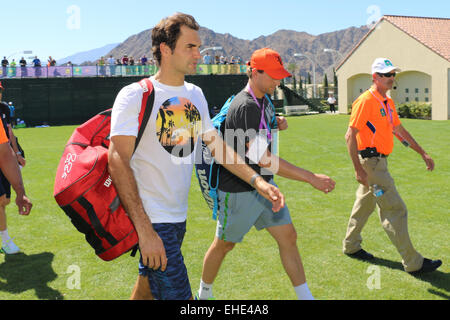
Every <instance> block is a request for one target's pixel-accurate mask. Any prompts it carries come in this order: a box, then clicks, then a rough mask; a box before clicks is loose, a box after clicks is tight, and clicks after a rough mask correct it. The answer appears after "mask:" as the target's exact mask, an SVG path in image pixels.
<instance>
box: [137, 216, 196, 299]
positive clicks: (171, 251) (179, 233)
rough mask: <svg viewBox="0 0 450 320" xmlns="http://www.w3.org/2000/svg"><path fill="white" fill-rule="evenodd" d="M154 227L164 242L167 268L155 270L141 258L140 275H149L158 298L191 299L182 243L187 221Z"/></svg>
mask: <svg viewBox="0 0 450 320" xmlns="http://www.w3.org/2000/svg"><path fill="white" fill-rule="evenodd" d="M153 229H155V231H156V233H158V235H159V237H160V238H161V240H162V241H163V243H164V248H165V250H166V255H167V268H166V270H165V271H164V272H162V271H161V269H158V270H153V269H150V268H148V267H147V266H144V265H143V262H142V255H141V258H140V259H139V275H141V276H146V277H148V280H149V282H150V289H151V290H152V294H153V296H154V297H155V299H157V300H189V299H190V298H191V297H192V292H191V285H190V283H189V278H188V274H187V269H186V265H185V264H184V258H183V255H182V254H181V245H182V243H183V239H184V235H185V233H186V221H185V222H182V223H155V224H153Z"/></svg>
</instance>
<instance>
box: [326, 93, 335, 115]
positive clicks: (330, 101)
mask: <svg viewBox="0 0 450 320" xmlns="http://www.w3.org/2000/svg"><path fill="white" fill-rule="evenodd" d="M327 102H328V105H329V106H330V112H331V113H336V98H335V97H334V94H333V93H330V94H329V95H328V100H327Z"/></svg>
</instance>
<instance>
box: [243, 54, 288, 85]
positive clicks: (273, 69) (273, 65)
mask: <svg viewBox="0 0 450 320" xmlns="http://www.w3.org/2000/svg"><path fill="white" fill-rule="evenodd" d="M247 65H248V66H250V67H251V68H253V69H256V70H262V71H264V72H265V73H267V74H268V75H269V76H270V77H272V78H273V79H275V80H281V79H284V78H287V77H292V74H290V73H289V72H287V71H286V69H285V68H284V66H283V61H282V60H281V56H280V54H279V53H278V52H276V51H274V50H272V49H269V48H263V49H259V50H256V51H255V52H253V55H252V58H251V59H250V62H249V63H248V64H247Z"/></svg>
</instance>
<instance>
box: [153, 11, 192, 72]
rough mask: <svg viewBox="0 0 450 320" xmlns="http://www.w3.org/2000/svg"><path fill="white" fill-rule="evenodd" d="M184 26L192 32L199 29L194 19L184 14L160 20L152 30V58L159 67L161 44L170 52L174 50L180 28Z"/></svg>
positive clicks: (176, 14)
mask: <svg viewBox="0 0 450 320" xmlns="http://www.w3.org/2000/svg"><path fill="white" fill-rule="evenodd" d="M182 26H186V27H188V28H191V29H193V30H196V31H198V30H199V29H200V26H199V24H198V23H197V21H195V19H194V17H193V16H191V15H189V14H185V13H179V12H177V13H175V14H173V15H172V16H170V17H167V18H164V19H162V20H161V21H160V22H159V23H158V24H157V25H156V26H155V27H154V28H153V30H152V51H153V57H154V58H155V59H156V61H157V62H158V64H159V65H161V49H160V45H161V43H165V44H166V45H167V46H168V47H169V48H170V49H171V50H172V51H173V50H175V47H176V44H177V41H178V38H179V37H180V33H181V27H182Z"/></svg>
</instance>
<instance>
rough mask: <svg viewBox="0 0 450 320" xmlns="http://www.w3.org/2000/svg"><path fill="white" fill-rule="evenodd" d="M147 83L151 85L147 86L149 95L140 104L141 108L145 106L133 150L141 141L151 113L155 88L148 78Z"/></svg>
mask: <svg viewBox="0 0 450 320" xmlns="http://www.w3.org/2000/svg"><path fill="white" fill-rule="evenodd" d="M147 80H148V79H144V80H143V81H147ZM148 83H150V84H151V87H150V88H147V89H148V90H149V91H151V92H150V97H148V99H147V103H146V105H145V106H144V105H143V106H142V108H145V111H144V117H143V118H142V122H141V123H140V126H139V132H138V136H137V138H136V144H135V146H134V151H136V149H137V147H138V145H139V142H141V139H142V136H143V135H144V131H145V128H146V127H147V124H148V120H149V119H150V115H151V114H152V110H153V104H154V103H155V90H154V88H153V84H152V83H151V81H150V80H148ZM145 94H146V93H145V92H144V95H145Z"/></svg>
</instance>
